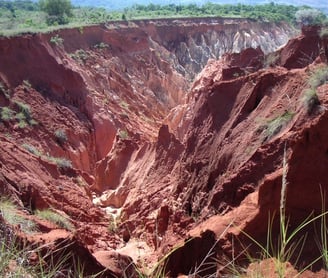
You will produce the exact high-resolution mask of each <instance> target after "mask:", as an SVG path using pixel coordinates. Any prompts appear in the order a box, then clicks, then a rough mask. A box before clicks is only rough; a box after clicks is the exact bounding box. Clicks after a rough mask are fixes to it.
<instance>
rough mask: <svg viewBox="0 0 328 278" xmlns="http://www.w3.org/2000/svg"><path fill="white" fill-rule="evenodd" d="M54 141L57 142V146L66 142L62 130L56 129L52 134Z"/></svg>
mask: <svg viewBox="0 0 328 278" xmlns="http://www.w3.org/2000/svg"><path fill="white" fill-rule="evenodd" d="M54 135H55V138H56V141H57V142H58V144H60V145H62V144H64V143H65V142H66V141H67V135H66V131H65V130H64V129H61V128H59V129H57V130H55V132H54Z"/></svg>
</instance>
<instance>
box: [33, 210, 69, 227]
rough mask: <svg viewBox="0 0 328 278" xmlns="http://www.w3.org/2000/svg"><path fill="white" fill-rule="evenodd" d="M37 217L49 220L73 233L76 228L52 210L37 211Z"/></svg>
mask: <svg viewBox="0 0 328 278" xmlns="http://www.w3.org/2000/svg"><path fill="white" fill-rule="evenodd" d="M35 215H36V216H38V217H39V218H41V219H44V220H47V221H49V222H51V223H53V224H55V225H57V226H58V227H60V228H63V229H66V230H69V231H72V230H74V226H73V225H72V223H71V222H70V221H69V220H68V219H67V218H66V217H64V216H62V215H60V214H58V213H56V212H54V211H52V210H50V209H46V210H37V211H35Z"/></svg>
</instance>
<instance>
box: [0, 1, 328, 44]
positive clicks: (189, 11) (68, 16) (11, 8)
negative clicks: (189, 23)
mask: <svg viewBox="0 0 328 278" xmlns="http://www.w3.org/2000/svg"><path fill="white" fill-rule="evenodd" d="M300 10H311V11H313V9H309V8H308V7H295V6H291V5H280V4H275V3H273V2H271V3H269V4H263V5H244V4H236V5H230V4H213V3H210V2H209V3H206V4H204V5H196V4H187V5H180V4H179V5H175V4H169V5H156V4H149V5H134V6H132V7H130V8H125V9H124V10H123V11H109V10H106V9H104V8H90V7H88V8H86V7H72V5H71V3H70V1H69V0H40V2H39V3H35V2H32V1H1V0H0V30H1V31H0V35H4V36H9V35H14V34H20V33H26V32H49V31H53V30H56V29H59V28H63V27H82V26H87V25H91V24H98V23H103V22H108V21H114V20H116V21H121V20H123V21H125V20H133V19H145V18H175V17H233V18H250V19H255V20H263V21H275V22H278V21H287V22H290V23H296V18H295V13H296V12H298V11H300ZM315 11H316V10H315ZM298 15H299V16H301V18H303V19H304V18H305V17H304V13H303V14H302V13H299V14H298ZM320 16H321V18H323V17H324V16H322V14H321V15H320ZM80 31H81V32H83V28H80ZM51 41H52V42H53V43H55V44H56V45H60V44H61V43H62V41H60V40H58V39H56V37H54V38H53V39H52V40H51ZM103 46H104V47H105V45H101V46H100V48H103Z"/></svg>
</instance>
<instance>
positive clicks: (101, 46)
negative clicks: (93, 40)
mask: <svg viewBox="0 0 328 278" xmlns="http://www.w3.org/2000/svg"><path fill="white" fill-rule="evenodd" d="M94 48H96V49H105V48H109V45H108V44H107V43H104V42H101V43H99V44H96V45H95V46H94Z"/></svg>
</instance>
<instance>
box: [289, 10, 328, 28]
mask: <svg viewBox="0 0 328 278" xmlns="http://www.w3.org/2000/svg"><path fill="white" fill-rule="evenodd" d="M324 19H325V15H324V14H323V13H322V12H320V11H318V10H316V9H303V10H298V11H297V12H296V13H295V20H296V22H297V23H300V24H302V25H316V24H320V23H321V22H322V21H323V20H324Z"/></svg>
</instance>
